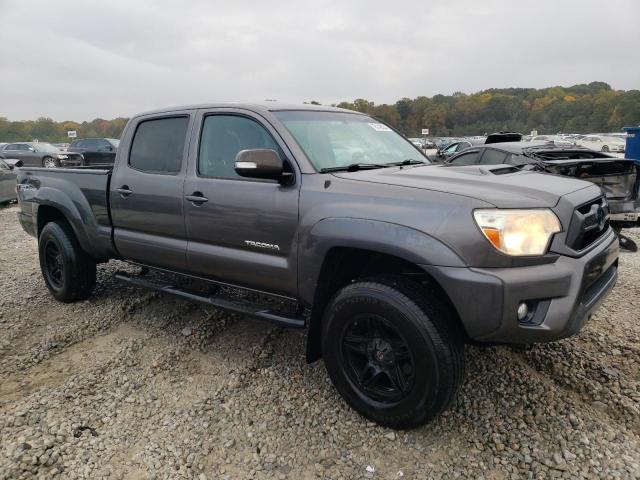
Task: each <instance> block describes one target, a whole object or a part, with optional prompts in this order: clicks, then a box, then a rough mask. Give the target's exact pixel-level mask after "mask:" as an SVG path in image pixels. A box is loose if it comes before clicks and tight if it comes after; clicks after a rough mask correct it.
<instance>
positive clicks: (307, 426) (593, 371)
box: [0, 206, 640, 480]
mask: <svg viewBox="0 0 640 480" xmlns="http://www.w3.org/2000/svg"><path fill="white" fill-rule="evenodd" d="M17 211H18V209H17V207H16V206H11V207H8V208H2V209H0V245H1V249H2V250H1V252H2V253H1V256H0V286H1V288H2V290H1V294H0V479H10V478H11V479H18V478H50V477H54V476H56V475H57V476H59V477H60V478H92V479H94V478H123V479H134V478H136V479H137V478H194V479H198V480H201V479H236V478H239V479H244V478H256V479H259V478H290V479H312V478H332V479H340V478H342V479H352V478H380V479H398V478H436V479H437V478H473V479H481V478H484V479H501V478H640V443H639V438H640V389H639V388H638V386H639V379H640V377H639V374H640V370H639V362H638V360H639V359H640V346H639V343H638V340H639V339H640V325H639V324H640V322H639V320H640V315H639V313H638V307H639V305H640V299H639V295H638V294H639V293H640V283H639V279H640V268H639V267H640V254H629V253H624V254H623V255H622V257H621V260H620V280H619V282H618V285H617V287H616V288H615V290H614V292H613V294H612V295H611V296H610V297H609V299H608V300H607V302H606V303H605V305H604V306H603V307H602V308H601V309H600V310H599V312H598V313H597V314H596V315H595V316H594V318H592V320H591V322H589V323H588V324H587V326H586V327H585V328H584V329H583V331H582V332H581V333H580V334H579V335H578V336H577V337H574V338H572V339H568V340H564V341H561V342H557V343H553V344H547V345H537V346H534V347H531V348H528V349H524V350H522V349H512V348H509V347H490V348H477V347H468V348H467V361H468V370H467V380H466V382H465V384H464V385H463V387H462V390H461V392H460V395H459V397H458V400H457V402H456V405H455V406H454V408H452V409H451V410H450V411H448V412H446V413H445V414H444V415H443V416H442V417H440V418H439V419H438V420H437V421H435V422H434V423H432V424H430V425H427V426H425V427H423V428H421V429H418V430H413V431H408V432H394V431H391V430H387V429H383V428H380V427H378V426H376V425H374V424H372V423H370V422H367V421H365V420H364V419H362V418H361V417H360V416H358V415H357V414H356V413H354V412H353V411H352V410H351V409H349V408H348V407H347V406H346V405H345V403H344V402H343V401H342V400H341V398H340V397H339V396H338V395H337V393H336V392H335V390H334V389H333V388H332V386H331V384H330V382H329V380H328V378H327V375H326V372H325V370H324V366H323V364H322V362H319V363H317V364H314V365H306V364H305V363H304V358H303V357H304V347H303V345H304V337H303V334H302V333H301V332H298V331H289V330H283V329H280V328H277V327H274V326H272V325H270V324H267V323H261V322H257V321H252V320H248V319H245V318H241V317H238V316H235V315H230V314H227V313H224V312H221V311H218V310H214V309H205V308H203V307H201V306H197V305H193V304H189V303H186V302H184V301H180V300H177V299H174V298H171V297H167V296H161V295H159V294H157V293H153V292H149V291H145V290H141V289H138V288H135V287H129V286H125V285H122V284H119V283H118V282H116V281H115V280H113V279H112V275H113V273H114V272H115V271H116V270H117V269H130V268H129V267H128V266H127V265H125V264H123V263H118V262H112V263H110V264H108V265H104V266H101V267H100V268H99V279H98V289H97V291H96V294H95V295H94V297H92V298H91V299H90V300H88V301H85V302H81V303H76V304H70V305H65V304H61V303H57V302H56V301H54V300H53V299H52V298H51V297H50V296H49V295H48V294H47V291H46V289H45V287H44V284H43V282H42V280H41V278H40V272H39V269H38V262H37V254H36V241H35V240H34V239H33V238H31V237H28V236H27V235H26V234H25V233H23V232H22V230H21V229H20V227H19V225H18V223H17V221H16V212H17ZM631 236H632V237H633V238H634V239H635V240H636V241H640V235H639V234H638V232H637V231H636V232H631Z"/></svg>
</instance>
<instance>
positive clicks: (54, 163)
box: [42, 157, 60, 168]
mask: <svg viewBox="0 0 640 480" xmlns="http://www.w3.org/2000/svg"><path fill="white" fill-rule="evenodd" d="M42 166H43V167H44V168H58V167H59V166H60V161H59V160H57V159H55V158H53V157H44V158H43V159H42Z"/></svg>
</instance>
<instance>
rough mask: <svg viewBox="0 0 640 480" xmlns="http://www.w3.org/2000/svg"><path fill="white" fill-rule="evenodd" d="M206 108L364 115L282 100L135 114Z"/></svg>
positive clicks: (184, 106) (213, 104) (212, 104)
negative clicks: (282, 101)
mask: <svg viewBox="0 0 640 480" xmlns="http://www.w3.org/2000/svg"><path fill="white" fill-rule="evenodd" d="M204 108H240V109H245V110H251V111H254V112H276V111H282V110H298V111H305V110H308V111H316V112H335V113H353V114H356V115H363V114H362V113H360V112H355V111H353V110H347V109H346V108H338V107H331V106H327V105H311V104H307V103H305V104H295V103H280V102H255V103H241V102H223V103H200V104H194V105H181V106H173V107H165V108H159V109H154V110H149V111H146V112H142V113H139V114H137V115H135V116H136V117H138V116H142V115H153V114H156V113H167V112H175V111H184V110H198V109H204Z"/></svg>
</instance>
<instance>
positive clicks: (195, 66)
mask: <svg viewBox="0 0 640 480" xmlns="http://www.w3.org/2000/svg"><path fill="white" fill-rule="evenodd" d="M639 20H640V1H638V0H608V1H607V2H595V1H586V0H536V1H533V0H531V1H527V2H525V1H521V0H429V1H417V0H414V1H404V0H394V1H389V0H385V1H378V0H358V1H352V0H349V1H345V0H335V1H334V0H314V1H313V2H307V1H301V0H284V1H279V0H270V1H265V0H261V1H258V0H256V1H248V0H247V1H243V0H225V1H217V0H193V1H189V0H183V1H159V0H155V1H151V0H149V1H143V0H109V1H104V0H80V1H78V0H74V1H70V0H69V1H67V0H56V1H52V0H43V1H29V0H0V116H5V117H8V118H9V119H12V120H23V119H35V118H37V117H39V116H49V117H52V118H54V119H55V120H67V119H68V120H78V121H80V120H91V119H93V118H96V117H102V118H113V117H117V116H129V115H132V114H134V113H136V112H138V111H142V110H147V109H150V108H156V107H162V106H168V105H179V104H188V103H201V102H213V101H253V100H264V99H267V98H269V99H278V100H280V101H287V102H302V101H305V100H307V101H308V100H318V101H320V102H321V103H336V102H339V101H342V100H353V99H355V98H358V97H362V98H367V99H369V100H373V101H375V102H376V103H384V102H387V103H388V102H394V101H396V100H397V99H399V98H402V97H412V98H413V97H416V96H419V95H427V96H432V95H434V94H437V93H443V94H451V93H453V92H455V91H463V92H466V93H472V92H475V91H478V90H482V89H485V88H491V87H546V86H553V85H565V86H568V85H573V84H576V83H588V82H591V81H595V80H599V81H605V82H608V83H610V84H611V85H612V86H613V87H614V88H617V89H624V90H628V89H638V88H640V61H639V60H638V58H639V57H638V45H640V28H639V25H638V21H639Z"/></svg>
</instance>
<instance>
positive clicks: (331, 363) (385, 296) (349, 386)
mask: <svg viewBox="0 0 640 480" xmlns="http://www.w3.org/2000/svg"><path fill="white" fill-rule="evenodd" d="M371 332H372V333H371ZM322 349H323V357H324V360H325V364H326V367H327V371H328V373H329V376H330V377H331V380H332V382H333V384H334V386H335V387H336V389H337V390H338V392H340V394H341V395H342V397H343V398H344V399H345V401H346V402H347V403H348V404H349V405H350V406H351V407H353V408H354V409H355V410H356V411H358V412H359V413H360V414H362V415H363V416H365V417H366V418H368V419H370V420H373V421H374V422H376V423H378V424H379V425H382V426H385V427H391V428H397V429H404V428H414V427H418V426H420V425H423V424H425V423H427V422H429V421H430V420H432V419H434V418H435V417H436V416H437V415H438V414H440V413H441V412H442V411H444V410H445V409H446V408H447V407H449V406H450V405H451V403H452V402H453V400H454V398H455V395H456V392H457V390H458V388H459V386H460V384H461V382H462V380H463V377H464V344H463V342H462V335H461V334H460V330H459V324H458V319H457V317H456V314H455V313H454V312H452V311H451V310H450V309H449V308H447V307H446V305H445V304H444V303H443V302H442V301H440V300H439V299H438V298H437V296H436V294H435V292H432V291H429V290H427V289H425V288H422V287H421V286H420V285H418V284H416V283H414V282H412V281H410V280H407V279H405V278H403V277H399V276H384V277H374V278H371V279H367V280H363V281H359V282H356V283H352V284H350V285H348V286H346V287H344V288H343V289H342V290H340V291H339V292H338V293H337V294H336V295H335V296H334V297H333V299H332V300H331V302H330V303H329V305H328V307H327V309H326V311H325V314H324V318H323V328H322ZM372 377H373V379H372Z"/></svg>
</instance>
